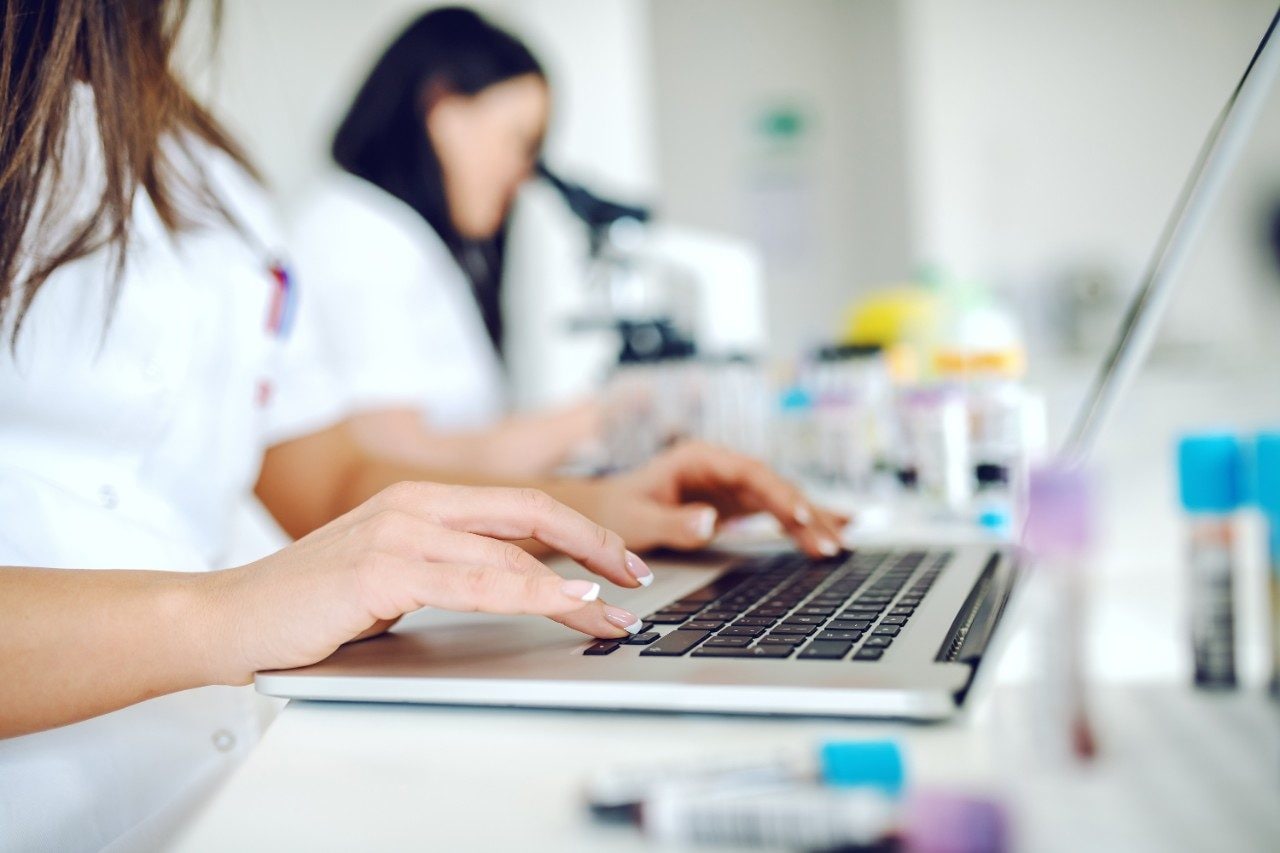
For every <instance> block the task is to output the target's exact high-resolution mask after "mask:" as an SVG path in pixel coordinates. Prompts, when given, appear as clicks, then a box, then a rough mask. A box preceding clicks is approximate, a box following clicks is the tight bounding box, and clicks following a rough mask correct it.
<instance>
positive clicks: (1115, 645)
mask: <svg viewBox="0 0 1280 853" xmlns="http://www.w3.org/2000/svg"><path fill="white" fill-rule="evenodd" d="M1201 378H1203V379H1204V380H1205V381H1203V382H1196V381H1195V377H1194V376H1191V377H1190V378H1189V377H1188V372H1187V370H1185V369H1179V370H1176V371H1171V372H1168V373H1166V374H1159V373H1157V374H1156V375H1155V376H1154V377H1149V378H1148V379H1146V380H1145V381H1144V383H1143V384H1142V385H1140V386H1139V388H1137V389H1135V392H1134V393H1133V395H1132V399H1131V400H1130V401H1128V402H1127V403H1126V405H1125V406H1124V407H1123V408H1122V409H1121V411H1120V413H1119V414H1120V417H1119V418H1118V422H1117V424H1116V426H1115V427H1113V429H1112V431H1111V435H1110V438H1109V440H1108V442H1107V443H1106V444H1105V445H1104V447H1103V448H1101V449H1100V450H1101V453H1100V455H1099V459H1100V461H1101V466H1102V468H1103V474H1104V477H1103V480H1102V484H1103V487H1104V488H1103V500H1102V503H1103V511H1104V518H1105V520H1106V523H1105V524H1104V529H1103V547H1102V549H1101V552H1100V555H1099V559H1098V560H1097V562H1096V563H1095V565H1094V567H1093V569H1094V571H1093V580H1094V584H1093V587H1092V593H1091V596H1090V618H1089V623H1088V624H1089V630H1088V642H1087V654H1086V660H1087V667H1088V674H1089V679H1090V693H1091V696H1092V705H1093V707H1094V716H1095V722H1096V727H1097V731H1098V736H1099V740H1100V744H1101V750H1100V754H1099V756H1098V759H1097V760H1096V762H1094V763H1093V764H1092V765H1091V766H1089V767H1086V768H1081V769H1071V768H1063V767H1061V766H1060V765H1055V764H1054V763H1053V762H1052V761H1047V760H1045V758H1044V756H1043V755H1042V754H1041V753H1042V750H1041V749H1040V748H1039V744H1038V740H1037V738H1038V734H1037V732H1038V730H1037V728H1036V727H1035V725H1034V721H1029V720H1028V719H1027V718H1026V716H1027V715H1028V714H1029V713H1030V711H1029V709H1030V708H1031V707H1033V706H1032V705H1030V703H1029V702H1028V688H1027V687H1026V686H1025V684H1024V676H1025V675H1026V670H1027V658H1026V655H1025V654H1023V653H1022V648H1021V646H1020V643H1019V640H1018V638H1017V637H1016V636H1015V638H1014V642H1013V643H1012V644H1011V646H1010V648H1009V649H1008V653H1007V654H1006V655H1005V657H1004V659H1003V660H1002V662H1001V666H1000V674H999V677H998V678H997V679H996V683H995V684H994V685H993V689H992V690H991V691H989V694H988V696H987V698H986V699H985V700H984V701H982V702H980V703H979V705H978V707H977V708H976V709H975V710H974V712H973V713H972V714H971V715H970V716H969V717H968V718H966V719H963V720H961V721H958V722H955V723H950V724H945V725H938V726H912V725H907V724H889V723H874V722H847V721H831V720H798V719H767V718H733V717H724V716H718V717H710V716H692V715H658V714H628V713H586V712H567V711H545V710H538V711H530V710H514V709H470V708H430V707H410V706H375V705H360V704H325V703H306V702H301V703H300V702H294V703H291V704H290V705H289V706H287V707H286V708H285V709H284V710H283V712H282V713H281V714H280V716H279V718H278V719H277V720H276V722H275V723H274V724H273V725H272V726H271V727H270V729H269V730H268V731H267V732H266V734H265V737H264V738H263V740H262V742H261V744H260V745H259V746H258V748H257V749H256V750H255V751H254V752H253V753H252V754H251V755H250V757H249V758H248V760H247V762H246V763H245V764H244V765H243V766H242V767H241V768H240V769H239V770H238V771H237V772H236V773H235V774H234V775H233V776H232V777H231V779H230V780H229V782H228V783H227V784H225V785H224V787H223V788H222V789H221V790H220V792H219V793H218V794H217V795H216V796H215V797H214V798H213V800H212V801H211V802H210V803H209V804H208V805H207V807H206V808H205V809H204V810H203V811H202V812H201V813H200V814H199V815H198V816H197V818H196V819H195V820H194V821H193V822H192V823H191V824H190V825H189V826H188V827H187V828H186V831H185V832H184V834H183V835H182V836H181V838H180V840H179V841H178V842H177V843H176V845H175V846H176V848H177V849H180V850H184V851H222V850H273V849H288V850H292V849H306V850H339V849H342V850H346V849H392V848H398V849H420V850H437V851H455V850H456V851H466V850H498V849H519V850H521V851H543V850H545V851H553V850H554V851H577V850H581V851H619V852H620V853H621V851H629V850H646V849H652V848H651V847H650V846H649V845H647V844H646V842H645V840H644V839H643V837H642V836H641V835H640V834H639V833H637V832H636V831H635V830H633V829H630V828H627V827H619V826H610V825H602V824H599V823H595V822H593V821H592V820H591V819H590V818H589V816H588V815H587V813H586V810H585V808H584V806H583V804H582V799H581V789H582V786H583V783H584V781H585V780H586V778H587V777H588V776H589V775H590V774H591V773H592V772H593V771H595V770H596V769H597V768H600V767H607V766H626V765H633V764H636V763H649V762H652V761H655V760H661V759H665V758H675V759H681V760H688V759H690V758H691V757H696V756H699V755H710V756H717V755H724V754H732V753H739V752H773V751H775V750H777V749H786V750H805V749H808V748H811V747H812V745H813V744H815V743H816V742H817V741H818V740H820V739H822V738H829V737H841V738H868V737H880V736H885V735H888V736H891V737H894V738H897V739H899V740H900V742H901V743H902V744H903V746H904V749H905V752H906V758H907V766H908V773H909V775H910V777H911V780H912V782H913V784H916V785H921V786H924V785H928V786H934V787H937V786H943V787H950V788H955V789H962V790H969V791H974V792H979V793H984V794H990V795H992V796H996V797H999V798H1001V799H1002V800H1003V801H1004V802H1005V803H1006V804H1007V806H1008V808H1009V813H1010V815H1011V821H1012V825H1013V829H1014V837H1015V839H1016V840H1017V846H1016V849H1020V850H1053V851H1056V850H1089V851H1091V853H1103V851H1112V850H1124V851H1129V850H1153V851H1154V850H1161V851H1164V850H1206V851H1208V850H1213V851H1219V850H1280V711H1278V710H1277V707H1278V706H1277V704H1276V703H1272V702H1270V701H1268V700H1267V699H1266V698H1265V696H1264V695H1263V694H1262V693H1261V691H1260V690H1258V689H1257V688H1256V687H1253V688H1250V689H1246V690H1243V691H1240V692H1236V693H1231V694H1224V695H1213V694H1204V693H1196V692H1195V691H1193V690H1191V689H1190V688H1189V687H1188V686H1187V675H1186V673H1187V671H1188V670H1187V654H1186V651H1187V649H1186V645H1187V641H1186V638H1185V634H1184V630H1183V628H1184V624H1185V623H1184V620H1183V603H1182V600H1181V597H1180V593H1181V588H1182V587H1181V583H1180V580H1181V577H1182V575H1181V571H1180V568H1181V566H1180V539H1179V536H1178V533H1177V516H1176V514H1175V512H1174V511H1173V508H1172V504H1173V501H1172V484H1171V476H1170V475H1171V471H1170V463H1169V459H1170V453H1171V451H1170V447H1171V442H1172V434H1173V432H1174V430H1175V428H1176V426H1177V425H1179V424H1186V423H1197V422H1203V421H1204V420H1205V417H1206V414H1205V413H1206V412H1218V413H1220V412H1224V411H1226V412H1231V411H1232V409H1231V408H1230V406H1231V405H1236V406H1237V409H1236V410H1235V413H1236V416H1235V419H1236V420H1238V421H1240V422H1243V423H1258V422H1262V421H1263V420H1272V421H1277V420H1280V411H1277V408H1276V407H1277V405H1278V404H1280V401H1277V399H1276V398H1275V391H1274V387H1273V382H1272V380H1269V379H1268V380H1264V381H1261V382H1259V383H1257V384H1252V383H1250V384H1252V390H1253V392H1254V393H1250V391H1249V390H1248V387H1249V386H1248V385H1246V384H1244V383H1237V384H1229V385H1224V384H1223V383H1221V382H1218V381H1214V380H1215V379H1216V378H1217V377H1215V375H1214V374H1213V372H1212V371H1207V372H1206V373H1205V375H1204V376H1202V377H1201ZM1241 400H1247V401H1251V402H1249V403H1248V404H1247V405H1246V406H1245V407H1244V408H1243V409H1241V408H1240V403H1239V401H1241ZM1246 568H1247V569H1248V571H1249V572H1251V573H1252V574H1249V575H1248V577H1247V578H1246V579H1245V580H1244V582H1243V583H1242V593H1243V594H1245V595H1246V596H1247V597H1249V598H1250V600H1252V601H1255V602H1260V600H1261V596H1258V595H1255V594H1254V593H1256V592H1260V589H1258V588H1257V586H1258V584H1260V583H1261V574H1260V570H1261V567H1260V566H1259V565H1251V566H1247V567H1246ZM1250 590H1253V591H1254V592H1252V593H1251V592H1250ZM1246 610H1247V611H1248V612H1246V613H1245V614H1244V615H1243V616H1242V624H1241V626H1240V628H1241V630H1242V633H1243V634H1244V635H1245V638H1246V644H1247V648H1248V649H1253V650H1257V649H1260V648H1261V647H1262V644H1261V642H1260V640H1261V637H1260V633H1261V627H1262V621H1261V604H1260V603H1258V605H1257V606H1256V607H1254V608H1253V609H1248V608H1246ZM1244 670H1245V672H1246V676H1247V680H1248V681H1249V682H1250V683H1252V684H1254V685H1256V684H1257V683H1258V682H1259V681H1260V676H1261V670H1262V661H1261V659H1260V656H1252V657H1251V655H1250V654H1249V653H1246V655H1245V660H1244Z"/></svg>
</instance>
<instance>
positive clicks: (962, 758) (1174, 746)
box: [177, 685, 1280, 853]
mask: <svg viewBox="0 0 1280 853" xmlns="http://www.w3.org/2000/svg"><path fill="white" fill-rule="evenodd" d="M1023 692H1024V691H1023V690H1022V689H1021V688H1018V687H1007V688H1006V687H1001V688H999V689H997V690H996V691H994V693H993V695H992V696H991V697H990V698H989V699H988V701H986V702H984V703H982V706H981V707H980V708H978V709H976V713H975V714H974V715H973V716H972V718H971V719H968V720H965V721H962V722H959V723H955V724H947V725H933V726H914V725H909V724H894V723H874V722H843V721H831V720H800V719H789V720H781V719H767V718H749V717H724V716H694V715H660V714H632V713H587V712H569V711H545V710H536V711H534V710H511V709H472V708H431V707H412V706H402V705H362V704H332V703H311V702H294V703H291V704H290V705H289V706H288V707H287V708H285V710H284V711H283V712H282V714H281V715H280V718H279V719H278V720H277V721H276V723H275V724H274V725H273V726H272V727H271V729H270V730H269V731H268V732H267V734H266V736H265V738H264V740H263V742H262V743H261V744H260V745H259V747H258V748H257V750H256V751H255V752H254V753H253V754H252V755H251V756H250V758H249V760H248V762H247V764H246V765H245V766H244V767H242V768H241V769H240V770H239V771H238V772H237V774H236V775H235V776H234V778H233V779H232V781H231V782H230V784H228V785H227V786H226V787H224V788H223V790H222V791H221V792H220V794H219V795H218V796H217V797H216V798H215V800H214V801H213V803H212V804H211V805H210V806H209V807H208V808H207V809H206V810H205V811H204V812H203V814H202V815H201V816H200V818H199V819H198V820H197V821H196V822H195V823H194V824H193V825H192V826H191V827H189V830H188V832H187V833H186V835H185V836H184V837H183V839H182V841H181V843H179V844H178V845H177V849H179V850H185V851H201V850H209V851H215V850H218V851H221V850H269V849H299V850H346V849H353V848H355V849H421V850H459V851H462V850H499V849H507V850H522V851H544V850H545V851H570V850H571V851H577V850H581V851H619V852H620V853H621V851H629V850H646V849H653V848H652V846H650V845H649V844H648V843H647V842H646V841H645V839H644V838H643V836H642V835H641V834H640V833H639V832H638V831H637V830H635V829H632V828H630V827H626V826H618V825H610V824H602V823H598V822H595V821H593V820H592V819H591V818H590V817H589V815H588V812H587V809H586V806H585V804H584V800H583V787H584V784H585V782H586V780H587V779H588V778H589V777H590V776H591V774H593V773H594V772H596V771H598V770H599V769H601V768H609V767H625V766H637V765H639V766H651V765H652V764H654V763H655V762H663V761H667V760H671V761H676V762H679V763H680V764H687V763H689V762H690V761H691V760H696V759H697V758H698V757H699V756H707V757H711V758H714V757H723V756H729V755H752V754H755V755H772V754H777V753H779V752H784V753H792V754H794V753H796V752H803V751H805V750H808V749H811V748H812V747H813V746H814V745H815V744H816V743H818V742H819V741H820V740H822V739H826V738H879V737H892V738H895V739H897V740H898V741H899V742H900V743H901V744H902V746H903V749H904V752H905V758H906V764H907V774H908V778H909V779H910V780H911V784H913V785H918V786H928V787H933V788H938V787H944V788H949V789H953V790H959V791H966V792H973V793H977V794H981V795H993V796H996V797H999V798H1001V799H1002V800H1003V801H1004V802H1005V803H1006V805H1007V806H1008V808H1009V811H1010V820H1011V828H1012V833H1013V837H1014V839H1015V840H1016V842H1017V844H1016V846H1015V847H1014V849H1018V850H1053V851H1057V850H1063V851H1065V850H1090V851H1109V850H1124V851H1140V850H1152V851H1155V850H1160V851H1170V850H1205V851H1210V850H1214V851H1219V850H1242V851H1243V850H1259V851H1261V850H1275V849H1277V844H1278V843H1280V737H1278V735H1277V733H1278V731H1280V716H1278V715H1277V712H1276V709H1275V708H1274V707H1270V705H1269V703H1268V701H1267V699H1266V698H1265V697H1264V696H1263V695H1261V694H1260V693H1257V692H1252V693H1251V692H1244V693H1234V694H1195V693H1192V691H1190V690H1188V689H1184V688H1173V687H1159V686H1132V685H1130V686H1125V687H1104V688H1100V689H1098V690H1096V691H1094V694H1093V696H1092V706H1093V708H1094V716H1095V721H1096V728H1097V736H1098V740H1099V743H1100V754H1099V757H1098V759H1097V762H1096V763H1095V764H1094V765H1093V766H1090V767H1085V768H1081V769H1070V768H1066V769H1063V768H1061V767H1060V766H1059V765H1056V764H1055V763H1054V762H1053V761H1052V760H1050V759H1047V758H1046V757H1045V756H1043V755H1040V754H1038V752H1037V749H1036V743H1035V741H1036V729H1035V726H1034V725H1033V724H1031V723H1030V722H1029V721H1027V720H1025V719H1023V716H1024V715H1025V714H1026V713H1027V709H1026V706H1027V703H1026V702H1025V701H1024V698H1025V697H1024V696H1023V695H1022V693H1023ZM719 849H723V848H719Z"/></svg>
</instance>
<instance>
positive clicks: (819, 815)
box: [642, 786, 1009, 853]
mask: <svg viewBox="0 0 1280 853" xmlns="http://www.w3.org/2000/svg"><path fill="white" fill-rule="evenodd" d="M642 820H643V826H644V829H645V833H646V834H647V835H648V836H649V837H650V838H651V839H652V840H653V841H655V842H658V843H660V844H664V845H687V844H721V845H723V844H730V845H734V846H736V847H765V848H768V849H787V850H833V849H838V850H841V851H847V853H853V851H878V853H886V851H910V853H1002V851H1004V850H1006V849H1007V848H1008V835H1009V833H1008V829H1007V823H1006V820H1005V816H1004V812H1003V810H1002V809H1000V807H999V806H998V805H996V804H995V803H992V802H990V801H986V800H980V799H977V798H973V797H965V796H956V795H950V794H943V793H926V794H924V795H917V796H912V797H911V798H909V799H908V800H907V801H905V802H903V801H898V800H895V799H894V798H892V797H889V796H887V795H885V794H884V793H883V792H881V791H878V790H876V789H874V788H854V789H837V788H821V787H818V786H796V787H790V788H783V789H777V790H759V791H729V792H704V793H703V794H701V795H699V794H698V793H697V792H691V791H688V790H671V791H669V792H666V793H663V794H661V795H659V796H658V797H655V798H654V799H652V800H650V801H648V802H646V804H645V807H644V809H643V812H642Z"/></svg>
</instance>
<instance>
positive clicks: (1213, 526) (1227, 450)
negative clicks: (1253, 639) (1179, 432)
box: [1178, 434, 1244, 689]
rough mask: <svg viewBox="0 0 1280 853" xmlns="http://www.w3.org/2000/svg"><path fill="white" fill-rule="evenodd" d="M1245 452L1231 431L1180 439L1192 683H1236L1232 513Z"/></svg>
mask: <svg viewBox="0 0 1280 853" xmlns="http://www.w3.org/2000/svg"><path fill="white" fill-rule="evenodd" d="M1243 470H1244V455H1243V453H1242V452H1241V447H1240V442H1239V441H1238V440H1237V439H1236V437H1235V436H1232V435H1225V434H1206V435H1191V436H1186V437H1184V438H1183V439H1182V440H1181V442H1179V444H1178V481H1179V492H1180V496H1181V499H1182V508H1183V510H1184V511H1185V512H1186V515H1187V518H1186V524H1187V545H1188V554H1187V559H1188V562H1189V564H1190V590H1189V592H1190V595H1189V598H1190V607H1191V613H1190V616H1191V643H1192V654H1193V656H1194V657H1193V660H1194V664H1195V684H1196V686H1197V687H1201V688H1227V689H1229V688H1234V687H1235V686H1236V684H1237V681H1236V651H1235V589H1234V584H1235V548H1236V513H1237V511H1238V510H1239V508H1240V504H1241V502H1242V498H1243V493H1244V484H1243V479H1244V477H1243Z"/></svg>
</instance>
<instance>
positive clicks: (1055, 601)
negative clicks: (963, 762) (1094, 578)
mask: <svg viewBox="0 0 1280 853" xmlns="http://www.w3.org/2000/svg"><path fill="white" fill-rule="evenodd" d="M1027 509H1028V514H1027V523H1026V528H1025V537H1026V541H1025V544H1026V547H1027V550H1028V552H1029V553H1030V554H1031V556H1032V558H1033V560H1034V572H1035V574H1034V575H1033V576H1032V583H1033V584H1034V585H1035V589H1034V592H1035V593H1038V596H1037V595H1032V596H1031V597H1032V599H1033V601H1032V604H1033V607H1032V608H1031V609H1032V610H1033V611H1035V612H1033V618H1036V619H1037V624H1036V625H1035V626H1034V627H1035V628H1037V629H1038V631H1037V635H1036V639H1037V641H1038V642H1037V643H1035V645H1036V646H1037V647H1038V651H1039V655H1040V658H1041V660H1040V661H1038V666H1037V678H1038V681H1039V684H1038V690H1036V691H1035V692H1036V693H1037V694H1038V697H1039V700H1040V707H1038V708H1036V713H1035V715H1034V717H1033V719H1034V720H1035V722H1036V724H1037V725H1039V726H1041V727H1042V731H1041V733H1040V736H1039V737H1038V738H1037V740H1038V741H1039V742H1040V744H1041V745H1042V749H1041V753H1042V754H1044V755H1046V756H1047V757H1049V758H1051V759H1054V760H1062V759H1068V758H1072V757H1074V758H1075V759H1079V760H1088V759H1090V758H1092V757H1093V755H1094V753H1095V751H1096V748H1097V744H1096V742H1095V740H1094V732H1093V726H1092V724H1091V723H1090V720H1089V713H1088V702H1087V698H1086V696H1085V680H1084V661H1083V654H1084V606H1085V571H1086V565H1087V561H1088V553H1089V550H1090V548H1091V547H1092V545H1093V539H1094V521H1093V498H1092V488H1091V482H1090V478H1089V476H1088V474H1087V472H1086V471H1085V470H1083V469H1082V468H1079V467H1074V466H1067V465H1058V466H1046V467H1044V468H1039V469H1036V470H1034V471H1032V473H1031V476H1030V483H1029V489H1028V506H1027ZM1037 597H1038V600H1036V599H1037Z"/></svg>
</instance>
